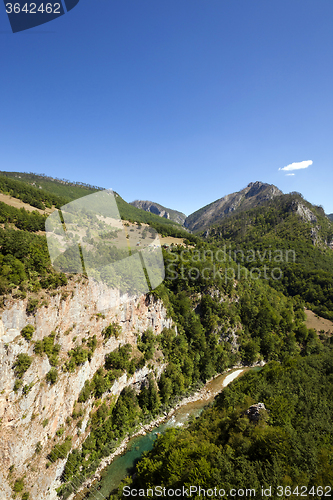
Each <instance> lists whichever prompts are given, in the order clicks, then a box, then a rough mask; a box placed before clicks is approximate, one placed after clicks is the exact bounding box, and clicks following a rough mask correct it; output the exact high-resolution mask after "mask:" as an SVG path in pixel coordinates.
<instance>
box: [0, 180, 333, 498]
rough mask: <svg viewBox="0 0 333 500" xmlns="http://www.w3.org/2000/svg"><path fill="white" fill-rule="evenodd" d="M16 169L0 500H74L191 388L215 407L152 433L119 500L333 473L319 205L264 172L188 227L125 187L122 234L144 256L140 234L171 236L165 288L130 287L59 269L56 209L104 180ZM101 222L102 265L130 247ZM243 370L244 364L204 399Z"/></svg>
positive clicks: (4, 278) (325, 235)
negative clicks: (134, 493)
mask: <svg viewBox="0 0 333 500" xmlns="http://www.w3.org/2000/svg"><path fill="white" fill-rule="evenodd" d="M2 174H3V172H2ZM12 174H13V175H11V176H6V175H4V176H2V175H1V174H0V191H1V193H0V196H1V200H0V201H2V203H0V205H1V206H0V223H1V228H0V249H1V253H0V293H1V300H0V307H1V321H0V365H1V372H0V373H1V375H0V456H1V462H0V496H1V499H2V498H3V499H4V500H9V499H11V498H12V497H13V495H16V496H18V497H21V498H22V499H24V500H26V499H29V500H56V499H57V498H61V499H64V500H65V499H67V498H70V499H72V498H74V497H75V494H76V492H77V491H78V490H79V489H80V488H81V487H82V485H86V486H87V485H90V484H91V482H92V480H93V479H92V478H94V477H95V475H96V474H99V473H100V471H101V470H102V465H101V464H104V465H106V464H107V463H110V461H111V459H112V457H114V456H115V454H117V453H119V447H120V450H123V449H124V443H127V442H128V439H129V438H130V436H132V435H133V434H137V433H142V432H143V429H151V428H152V426H153V425H155V422H162V421H163V420H164V419H165V418H166V417H167V416H168V417H170V416H171V415H172V414H173V412H174V411H175V409H176V408H179V407H180V406H181V405H182V404H184V403H185V402H187V403H188V404H191V402H193V401H194V400H193V397H197V396H193V394H196V395H199V396H198V397H199V399H201V400H205V398H206V397H207V398H210V405H209V407H208V408H207V409H205V410H204V411H203V412H202V413H201V414H200V417H198V418H190V419H189V420H188V422H187V423H186V424H184V425H183V426H182V427H177V428H172V427H171V428H168V429H166V430H165V432H164V430H163V435H161V436H158V437H157V439H156V440H155V438H154V439H153V441H154V446H152V445H153V443H152V442H151V446H150V448H149V450H150V451H149V453H148V454H145V455H144V456H142V457H141V458H140V460H139V461H138V462H135V464H134V463H132V465H131V467H132V466H133V465H135V473H134V475H133V471H131V473H130V475H127V476H126V474H125V475H124V474H123V475H122V477H121V479H120V480H121V481H122V483H121V484H120V486H119V488H118V489H117V491H113V492H112V493H110V491H109V492H108V493H107V494H106V495H107V497H108V498H109V499H111V500H115V499H116V498H121V496H122V495H121V491H122V488H123V487H125V486H126V485H127V486H128V485H133V486H134V487H136V488H138V487H140V488H143V487H144V485H145V484H151V485H154V484H155V485H157V484H160V483H159V482H158V481H160V480H163V481H164V482H165V484H168V485H169V486H170V487H176V486H177V485H179V484H191V481H192V482H193V481H199V482H200V484H202V485H205V487H209V485H210V481H211V478H212V477H214V481H216V482H218V483H219V484H224V483H226V484H228V487H229V488H232V487H236V486H237V487H241V485H243V486H244V485H247V484H248V485H249V486H250V485H252V484H253V485H255V487H256V488H257V487H259V485H260V484H265V485H268V484H270V482H271V484H275V485H277V484H280V483H281V482H282V483H283V484H284V485H285V486H290V485H292V486H293V487H296V485H297V484H300V481H305V482H306V484H307V485H308V487H309V489H310V488H311V487H312V486H313V487H315V488H317V487H319V486H320V485H324V484H325V485H329V484H330V482H332V472H331V471H332V470H333V469H332V468H331V460H332V459H331V456H332V451H333V443H332V435H333V431H332V426H333V415H332V408H331V405H330V404H329V401H331V399H332V373H333V372H332V335H331V333H332V331H333V327H332V325H333V252H332V250H331V248H330V243H331V242H332V240H333V225H332V222H331V221H330V219H329V218H328V217H327V216H326V215H325V213H324V211H323V210H322V208H321V207H318V206H316V205H312V204H311V203H310V202H308V201H306V200H304V198H303V197H302V196H301V195H300V194H299V193H289V194H287V195H285V194H283V193H282V192H281V191H280V190H279V189H278V188H276V187H275V186H272V185H268V184H264V183H259V182H253V183H250V184H249V185H248V186H247V187H246V188H245V189H243V190H241V191H239V192H238V193H233V194H231V195H226V196H224V197H223V198H221V199H220V200H217V202H213V203H212V204H210V205H208V206H207V207H203V208H202V209H201V210H199V211H198V212H195V213H194V214H192V215H190V216H189V217H188V218H187V219H185V222H184V224H185V226H186V229H185V228H184V227H182V226H181V225H180V224H177V223H176V222H175V221H174V220H172V219H171V216H170V218H168V217H164V216H163V215H162V216H159V215H156V213H151V212H150V211H146V210H143V209H142V208H138V207H137V206H133V205H131V204H128V203H127V202H126V201H125V200H123V199H122V198H121V196H120V195H119V194H118V193H115V192H113V195H114V199H115V201H116V203H117V207H118V209H119V213H120V217H121V219H122V220H121V221H120V219H119V221H118V226H117V225H116V224H115V223H112V227H113V228H115V229H116V230H117V231H123V230H124V231H125V233H126V234H128V235H132V236H130V237H131V238H132V240H133V241H134V246H135V247H137V252H140V250H141V249H140V235H142V233H143V232H144V233H151V234H153V232H155V233H156V232H157V233H158V235H159V243H160V245H161V247H162V248H161V249H160V251H161V255H162V256H163V261H164V267H165V275H164V279H163V281H162V282H159V284H158V283H157V284H156V286H154V287H151V289H150V291H149V292H147V293H145V294H136V293H132V294H131V293H129V291H128V290H127V291H126V293H123V292H121V290H120V288H118V289H114V288H110V286H108V285H107V283H106V282H103V280H100V279H98V277H95V278H92V277H89V278H88V276H87V274H86V273H85V272H84V269H83V271H82V270H81V272H76V271H75V270H72V271H66V272H63V271H61V270H59V269H58V270H57V269H55V268H53V267H52V265H51V261H50V256H49V252H48V247H47V241H46V236H45V233H44V230H45V221H46V220H47V217H48V214H49V213H50V212H51V210H52V207H53V208H54V207H56V208H61V207H62V206H63V205H64V204H67V203H70V202H71V201H73V200H75V199H80V198H82V197H84V196H86V195H87V194H90V195H93V194H94V193H98V192H100V191H101V188H98V187H96V186H88V185H81V183H70V182H69V181H64V180H62V181H60V180H56V179H51V178H47V177H46V176H45V177H43V176H34V175H35V174H20V177H18V174H17V173H12ZM33 184H34V185H33ZM39 186H40V187H39ZM14 195H15V196H14ZM13 200H14V201H13ZM159 207H160V208H161V207H162V206H161V205H159ZM148 208H149V206H148ZM162 208H164V207H162ZM167 210H169V209H167ZM97 215H98V214H97ZM85 216H87V215H85ZM88 216H89V214H88ZM88 216H87V217H88ZM72 217H73V218H72V219H71V222H70V223H68V224H67V226H68V227H67V230H68V231H69V232H71V233H73V235H74V233H75V230H76V229H77V228H76V225H77V223H78V220H79V219H75V214H74V215H73V216H72ZM101 217H102V216H101V215H98V217H97V218H96V220H97V221H98V223H99V222H102V219H101ZM49 220H51V217H50V219H49ZM186 220H187V221H188V222H187V223H186ZM116 226H117V227H116ZM110 227H111V226H110ZM191 228H192V229H191ZM91 231H92V232H91V233H90V236H88V235H87V236H85V235H84V234H83V233H82V234H81V233H80V236H78V237H77V238H76V240H79V237H80V238H82V239H83V238H85V237H86V238H87V239H86V240H85V241H86V243H87V244H88V245H91V248H94V250H95V249H97V253H96V260H97V259H98V258H100V256H101V254H102V251H103V252H104V253H103V255H104V257H106V258H109V254H108V253H107V252H108V251H110V255H112V256H113V257H114V255H118V254H117V252H116V250H118V251H119V252H122V251H123V250H124V248H125V247H126V246H127V241H126V240H124V241H125V243H126V245H125V246H124V248H122V247H121V248H118V247H119V244H120V243H119V242H121V241H122V240H121V237H120V236H121V235H120V234H119V235H118V233H117V237H116V238H114V240H111V241H113V243H112V244H109V246H99V241H98V237H99V233H98V231H96V232H94V229H93V228H92V230H91ZM136 231H137V233H136ZM109 232H110V231H109ZM132 233H133V234H134V233H135V235H136V236H135V237H137V239H136V240H134V235H133V234H132ZM101 234H102V233H101ZM110 234H111V233H110ZM114 236H115V235H113V237H114ZM107 237H109V235H107ZM89 238H90V240H93V241H91V242H90V240H89ZM72 239H73V241H76V240H75V235H74V236H72ZM154 241H155V240H154ZM156 241H157V240H156ZM132 243H133V242H132ZM89 248H90V247H89ZM226 249H227V250H226ZM61 251H63V252H64V253H65V250H64V249H61ZM223 252H224V253H223ZM119 255H120V253H119ZM223 255H224V256H225V257H226V258H225V259H223V258H222V257H221V256H223ZM281 256H282V257H281ZM286 256H290V258H286ZM67 258H68V262H71V260H70V259H71V254H70V252H69V253H68V255H67ZM147 262H148V263H149V261H147ZM153 265H154V263H153ZM148 267H149V266H148ZM268 268H269V269H270V272H271V268H272V269H275V271H274V273H273V274H267V269H268ZM128 269H130V268H128ZM152 269H153V271H154V272H156V269H155V270H154V267H152ZM240 269H241V272H240ZM277 270H278V271H277ZM149 271H150V272H153V271H151V269H149ZM146 272H147V269H146ZM151 276H153V274H151ZM277 276H278V278H277ZM127 278H128V277H127V276H126V274H125V275H124V280H125V281H126V279H127ZM111 303H113V304H114V306H113V307H112V308H111V307H109V306H108V304H111ZM253 365H257V366H263V368H262V370H260V371H258V372H256V371H251V370H250V371H249V370H248V368H249V367H250V366H253ZM234 367H239V369H242V370H245V372H246V373H244V374H242V376H241V377H240V378H239V379H237V380H235V381H233V382H232V383H230V384H229V385H228V387H226V388H225V389H224V390H223V392H222V393H221V394H220V395H217V392H219V391H217V392H216V394H215V392H214V391H213V390H212V391H211V392H210V393H208V389H207V383H208V384H211V383H214V380H213V381H212V382H209V381H211V380H212V379H214V377H216V375H217V374H220V373H226V372H227V371H228V370H230V369H232V368H234ZM213 396H214V397H213ZM215 396H216V397H215ZM191 398H192V399H191ZM259 402H262V403H264V406H265V408H266V409H267V412H266V410H265V412H263V413H262V414H260V418H259V417H258V421H256V422H254V421H251V420H250V418H249V417H248V416H246V415H248V414H246V413H245V412H246V411H247V410H248V409H249V408H250V407H251V406H252V405H253V404H257V403H259ZM197 416H198V415H196V417H197ZM313 422H315V425H312V424H313ZM158 432H159V431H158ZM303 435H306V436H307V442H309V443H310V445H309V446H308V447H306V446H305V445H304V444H302V443H303V441H302V442H301V440H300V439H299V437H300V436H303ZM155 437H156V436H155ZM149 439H150V438H149ZM147 450H148V448H147ZM177 450H178V451H177ZM110 457H111V458H110ZM301 457H303V458H302V459H301ZM304 457H305V458H304ZM137 458H138V457H137ZM164 464H169V465H168V467H165V465H164ZM235 471H236V472H235ZM103 474H104V472H103V473H102V480H103ZM279 481H280V483H279ZM102 482H103V481H102ZM82 491H83V490H82ZM84 491H85V493H87V494H89V488H88V489H86V490H84ZM317 496H318V495H317ZM317 496H316V495H314V496H313V498H317ZM87 498H89V497H87ZM76 500H78V498H77V499H76Z"/></svg>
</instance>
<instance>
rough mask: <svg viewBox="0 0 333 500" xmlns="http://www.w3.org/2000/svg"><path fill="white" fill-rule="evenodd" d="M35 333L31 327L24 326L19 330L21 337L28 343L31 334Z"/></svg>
mask: <svg viewBox="0 0 333 500" xmlns="http://www.w3.org/2000/svg"><path fill="white" fill-rule="evenodd" d="M34 331H35V327H34V326H32V325H26V326H25V327H24V328H22V330H21V335H22V337H24V338H25V340H27V341H28V342H29V340H31V339H32V334H33V333H34Z"/></svg>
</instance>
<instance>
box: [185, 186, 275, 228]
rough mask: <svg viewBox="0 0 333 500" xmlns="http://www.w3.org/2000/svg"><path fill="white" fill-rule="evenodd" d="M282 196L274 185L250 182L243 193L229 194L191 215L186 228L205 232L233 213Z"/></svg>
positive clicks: (186, 221) (186, 222)
mask: <svg viewBox="0 0 333 500" xmlns="http://www.w3.org/2000/svg"><path fill="white" fill-rule="evenodd" d="M282 194H283V193H282V191H280V189H278V188H277V187H276V186H274V185H273V184H267V183H264V182H260V181H255V182H250V183H249V184H248V185H247V186H246V188H244V189H242V190H241V191H237V192H235V193H232V194H227V195H226V196H224V197H223V198H220V199H218V200H216V201H214V202H213V203H210V204H209V205H207V206H205V207H203V208H201V209H200V210H197V211H196V212H194V213H193V214H191V215H190V216H189V217H187V219H186V220H185V227H187V228H189V229H190V230H192V231H200V230H204V229H206V228H207V227H208V226H210V225H212V224H214V223H215V222H218V221H220V220H221V219H223V218H225V217H227V216H229V215H230V214H231V213H234V212H236V211H237V212H241V211H244V210H249V209H251V208H254V207H257V206H259V205H261V204H263V203H265V202H267V201H269V200H271V199H273V198H274V197H276V196H280V195H282Z"/></svg>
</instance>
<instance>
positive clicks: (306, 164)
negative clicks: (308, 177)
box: [279, 160, 313, 170]
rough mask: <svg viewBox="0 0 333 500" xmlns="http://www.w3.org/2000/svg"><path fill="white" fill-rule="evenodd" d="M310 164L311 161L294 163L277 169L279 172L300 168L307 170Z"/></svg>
mask: <svg viewBox="0 0 333 500" xmlns="http://www.w3.org/2000/svg"><path fill="white" fill-rule="evenodd" d="M312 163H313V161H312V160H306V161H297V162H294V163H290V164H289V165H287V166H286V167H283V168H279V170H301V169H302V168H308V167H309V166H310V165H312Z"/></svg>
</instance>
